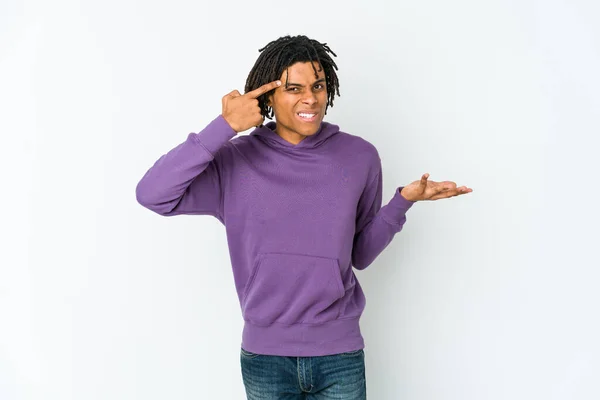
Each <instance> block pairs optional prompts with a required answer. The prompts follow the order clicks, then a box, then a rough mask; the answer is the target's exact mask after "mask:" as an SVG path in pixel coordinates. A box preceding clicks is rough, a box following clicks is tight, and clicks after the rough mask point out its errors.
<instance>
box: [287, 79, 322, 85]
mask: <svg viewBox="0 0 600 400" xmlns="http://www.w3.org/2000/svg"><path fill="white" fill-rule="evenodd" d="M317 83H325V78H322V79H319V80H318V81H314V82H313V85H315V84H317ZM287 86H300V87H304V85H301V84H299V83H291V82H287V83H286V87H287Z"/></svg>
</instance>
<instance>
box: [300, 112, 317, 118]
mask: <svg viewBox="0 0 600 400" xmlns="http://www.w3.org/2000/svg"><path fill="white" fill-rule="evenodd" d="M298 115H299V116H301V117H302V118H312V117H314V116H315V115H316V114H304V113H299V114H298Z"/></svg>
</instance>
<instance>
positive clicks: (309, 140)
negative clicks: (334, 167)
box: [250, 121, 340, 150]
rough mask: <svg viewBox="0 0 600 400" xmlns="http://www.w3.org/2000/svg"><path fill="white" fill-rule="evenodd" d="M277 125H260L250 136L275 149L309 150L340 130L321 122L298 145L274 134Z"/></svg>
mask: <svg viewBox="0 0 600 400" xmlns="http://www.w3.org/2000/svg"><path fill="white" fill-rule="evenodd" d="M276 126H277V123H276V122H275V121H269V122H268V123H267V124H265V125H261V126H259V127H258V128H256V129H255V130H254V131H252V132H251V133H250V135H253V136H258V137H260V138H261V139H263V140H265V141H266V142H268V143H270V144H271V145H274V146H276V147H283V148H286V149H292V150H294V149H309V148H315V147H317V146H319V145H321V144H322V143H323V142H325V141H326V140H327V139H329V138H330V137H331V136H333V135H335V134H336V133H338V132H339V130H340V128H339V126H338V125H335V124H331V123H329V122H325V121H322V122H321V125H320V126H319V130H318V131H317V132H316V133H315V134H314V135H310V136H307V137H306V138H304V139H303V140H302V141H300V143H298V144H293V143H290V142H288V141H287V140H285V139H284V138H282V137H281V136H279V135H278V134H277V132H275V127H276Z"/></svg>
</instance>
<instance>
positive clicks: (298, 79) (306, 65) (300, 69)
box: [280, 61, 325, 83]
mask: <svg viewBox="0 0 600 400" xmlns="http://www.w3.org/2000/svg"><path fill="white" fill-rule="evenodd" d="M313 66H314V68H313ZM315 69H316V70H317V77H315ZM319 69H321V65H320V64H319V63H318V62H316V61H313V62H312V63H311V62H310V61H307V62H297V63H295V64H292V65H290V66H289V67H288V68H287V70H283V73H282V74H281V77H280V80H281V81H282V82H286V78H288V80H289V81H290V82H293V83H311V82H314V81H316V80H319V79H325V70H323V69H321V71H319Z"/></svg>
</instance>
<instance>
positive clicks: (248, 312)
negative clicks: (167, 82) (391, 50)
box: [137, 36, 471, 399]
mask: <svg viewBox="0 0 600 400" xmlns="http://www.w3.org/2000/svg"><path fill="white" fill-rule="evenodd" d="M259 51H260V52H261V54H260V56H259V57H258V59H257V61H256V64H255V65H254V68H253V69H252V71H250V74H249V76H248V79H247V82H246V88H245V91H246V93H245V94H244V95H242V94H240V93H239V92H238V91H237V90H234V91H232V92H231V93H229V94H227V95H225V97H223V99H222V114H220V115H219V116H217V117H216V118H215V119H214V120H213V121H212V122H210V123H209V124H208V125H207V126H206V127H205V128H204V129H203V130H202V131H201V132H199V133H191V134H189V135H188V137H187V140H185V141H184V142H183V143H181V144H180V145H179V146H177V147H175V148H174V149H172V150H171V151H169V152H168V153H167V154H165V155H163V156H162V157H161V158H160V159H158V161H156V163H155V164H154V165H153V166H152V167H151V168H150V169H149V170H148V172H147V173H146V174H145V175H144V177H143V178H142V179H141V181H140V182H139V184H138V186H137V199H138V201H139V203H140V204H142V205H143V206H145V207H147V208H149V209H150V210H152V211H155V212H157V213H159V214H161V215H165V216H173V215H180V214H196V215H198V214H200V215H212V216H214V217H216V218H218V219H219V220H220V221H221V222H222V223H223V224H224V225H225V228H226V232H227V239H228V244H229V250H230V258H231V265H232V268H233V275H234V281H235V285H236V290H237V293H238V297H239V301H240V307H241V311H242V315H243V318H244V321H245V324H244V331H243V335H242V348H241V354H240V358H241V368H242V377H243V381H244V385H245V388H246V393H247V395H248V398H249V399H296V398H297V399H301V398H312V399H325V398H336V399H364V398H366V384H365V364H364V352H363V348H364V342H363V338H362V336H361V333H360V327H359V318H360V316H361V314H362V312H363V309H364V306H365V297H364V294H363V291H362V289H361V286H360V284H359V282H358V281H357V279H356V276H355V274H354V272H353V270H352V267H354V268H356V269H364V268H366V267H367V266H369V265H370V264H371V263H372V262H373V260H375V258H376V257H377V256H378V255H379V254H380V253H381V252H382V251H383V250H384V249H385V247H386V246H387V245H388V244H389V243H390V242H391V240H392V238H393V237H394V235H395V234H396V233H398V232H399V231H400V230H401V229H402V226H403V225H404V223H405V221H406V216H405V214H406V212H407V211H408V209H409V208H410V207H411V206H412V205H413V204H414V203H415V202H417V201H422V200H437V199H442V198H448V197H452V196H457V195H461V194H465V193H468V192H471V189H469V188H467V187H464V186H463V187H456V184H455V183H453V182H447V181H446V182H432V181H429V180H428V177H429V176H428V174H425V175H423V176H422V178H421V179H420V180H418V181H415V182H413V183H411V184H409V185H407V186H405V187H399V188H398V190H396V192H395V194H394V196H393V198H392V199H391V200H390V201H389V202H388V203H387V205H385V206H384V207H381V203H382V171H381V160H380V158H379V155H378V152H377V150H376V149H375V147H374V146H373V145H372V144H370V143H369V142H367V141H366V140H364V139H362V138H360V137H358V136H354V135H350V134H348V133H345V132H342V131H340V129H339V127H338V126H337V125H334V124H331V123H328V122H324V121H323V117H324V116H325V114H326V112H327V109H328V107H329V106H333V100H334V97H335V95H336V93H337V95H338V96H339V84H338V78H337V75H336V70H337V66H336V64H335V62H334V61H333V59H332V58H331V57H330V55H329V54H332V55H333V56H336V55H335V53H333V51H331V49H330V48H329V47H328V46H327V45H326V44H322V43H319V42H317V41H315V40H312V39H309V38H307V37H305V36H296V37H290V36H285V37H281V38H279V39H277V40H275V41H273V42H271V43H269V44H268V45H267V46H266V47H264V48H263V49H260V50H259ZM360 109H361V105H360V104H359V105H358V106H357V110H356V111H357V112H360ZM273 116H274V117H275V122H273V121H271V122H269V123H267V124H266V125H262V123H263V122H264V119H265V118H269V119H271V118H272V117H273ZM252 127H257V128H256V129H254V130H253V131H252V132H251V133H250V134H249V135H240V136H237V134H238V133H239V132H243V131H245V130H248V129H250V128H252ZM236 136H237V137H236Z"/></svg>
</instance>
